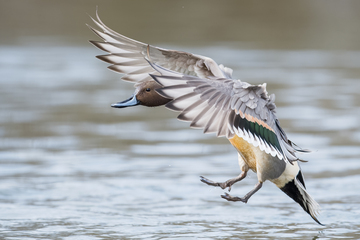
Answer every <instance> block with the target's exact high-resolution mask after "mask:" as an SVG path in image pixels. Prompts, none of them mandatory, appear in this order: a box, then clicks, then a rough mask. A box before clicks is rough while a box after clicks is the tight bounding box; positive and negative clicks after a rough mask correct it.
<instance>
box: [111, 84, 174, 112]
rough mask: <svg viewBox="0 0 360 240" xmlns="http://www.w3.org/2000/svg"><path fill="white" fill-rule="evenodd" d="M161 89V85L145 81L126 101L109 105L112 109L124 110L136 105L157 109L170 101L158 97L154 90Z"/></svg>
mask: <svg viewBox="0 0 360 240" xmlns="http://www.w3.org/2000/svg"><path fill="white" fill-rule="evenodd" d="M158 88H161V85H160V84H158V83H157V82H155V81H146V82H143V83H141V84H140V85H138V86H137V87H136V90H135V92H134V94H133V95H132V96H131V97H130V98H129V99H127V100H125V101H122V102H118V103H114V104H111V107H114V108H126V107H132V106H136V105H143V106H147V107H157V106H161V105H165V104H166V103H168V102H170V101H171V99H168V98H164V97H162V96H160V95H159V94H158V93H157V92H156V91H155V90H156V89H158Z"/></svg>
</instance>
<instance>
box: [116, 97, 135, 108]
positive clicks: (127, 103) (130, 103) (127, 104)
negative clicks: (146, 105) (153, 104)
mask: <svg viewBox="0 0 360 240" xmlns="http://www.w3.org/2000/svg"><path fill="white" fill-rule="evenodd" d="M139 104H140V101H139V100H137V99H136V95H135V94H134V95H132V96H131V97H130V98H129V99H127V100H125V101H122V102H118V103H114V104H111V107H113V108H126V107H132V106H136V105H139Z"/></svg>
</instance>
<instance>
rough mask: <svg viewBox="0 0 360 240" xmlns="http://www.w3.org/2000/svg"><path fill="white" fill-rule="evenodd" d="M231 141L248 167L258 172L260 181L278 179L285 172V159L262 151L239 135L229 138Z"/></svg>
mask: <svg viewBox="0 0 360 240" xmlns="http://www.w3.org/2000/svg"><path fill="white" fill-rule="evenodd" d="M229 141H230V143H231V144H232V145H233V146H234V147H235V148H236V150H237V151H238V152H239V154H240V155H241V157H242V158H243V161H244V162H245V163H246V164H247V165H248V167H249V168H250V169H251V170H253V171H254V172H256V173H257V176H258V180H259V181H260V182H265V181H266V180H273V179H277V178H279V177H280V176H281V174H282V173H283V172H284V170H285V168H286V163H285V161H283V160H280V159H279V158H277V157H273V156H271V155H270V154H267V153H266V152H264V151H261V150H260V148H259V147H255V146H254V145H252V144H250V143H248V142H247V141H245V140H244V139H243V138H241V137H239V136H237V135H235V136H234V137H233V138H231V139H229Z"/></svg>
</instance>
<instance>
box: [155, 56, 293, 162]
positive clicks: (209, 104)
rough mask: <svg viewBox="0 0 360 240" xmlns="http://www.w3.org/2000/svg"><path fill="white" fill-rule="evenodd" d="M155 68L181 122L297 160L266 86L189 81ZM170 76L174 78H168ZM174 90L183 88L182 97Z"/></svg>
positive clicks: (233, 82) (216, 79)
mask: <svg viewBox="0 0 360 240" xmlns="http://www.w3.org/2000/svg"><path fill="white" fill-rule="evenodd" d="M152 64H153V63H152ZM153 65H156V64H153ZM153 67H154V69H156V70H157V71H158V72H159V73H160V74H161V76H156V75H152V77H153V78H154V79H155V80H156V81H157V82H158V83H160V84H161V85H163V86H164V87H163V88H162V90H160V91H161V94H164V95H165V96H166V97H168V98H175V99H174V100H173V101H171V102H170V103H168V104H167V107H170V108H171V109H173V110H175V111H180V112H181V113H180V115H179V116H178V118H179V119H181V120H184V121H189V122H191V125H190V126H191V127H194V128H203V129H204V132H205V133H209V132H215V133H216V134H217V136H226V137H227V138H232V137H233V136H234V134H236V135H238V136H239V137H242V138H243V139H244V140H246V141H248V142H249V143H251V144H253V145H254V146H255V147H259V148H260V150H262V151H265V152H266V153H268V154H271V155H272V156H277V157H278V158H280V159H284V160H285V161H289V162H291V161H295V160H298V158H297V157H296V155H295V152H297V151H298V150H296V149H295V148H294V147H293V145H292V143H291V142H290V141H289V140H288V139H287V137H286V134H285V132H284V131H283V130H282V129H281V127H280V125H279V121H278V119H277V117H276V114H275V110H276V107H275V104H274V99H275V98H274V96H273V95H270V96H268V94H267V91H266V88H265V87H266V85H265V84H263V85H257V86H254V85H250V84H248V83H245V82H241V81H240V80H230V81H229V80H228V79H224V78H216V77H211V78H207V79H206V78H198V77H190V76H186V75H183V74H179V73H175V72H171V71H169V70H167V69H166V68H158V67H157V66H153ZM169 72H170V73H171V74H172V76H171V77H167V74H169ZM164 79H166V80H164ZM175 87H177V88H178V90H179V91H180V88H181V93H180V94H178V93H174V92H172V91H170V90H171V89H175ZM167 89H168V91H167ZM190 99H192V100H190Z"/></svg>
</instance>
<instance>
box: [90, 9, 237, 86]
mask: <svg viewBox="0 0 360 240" xmlns="http://www.w3.org/2000/svg"><path fill="white" fill-rule="evenodd" d="M91 19H92V21H93V22H94V23H95V25H96V26H97V28H99V30H97V29H95V28H93V27H91V26H89V25H88V27H89V28H90V29H91V30H92V31H93V32H94V33H95V34H96V35H97V36H98V37H99V38H100V39H101V40H102V41H90V43H92V44H93V45H94V46H96V47H97V48H99V49H101V50H103V51H105V52H107V53H108V54H107V55H100V56H98V58H99V59H100V60H102V61H105V62H107V63H110V64H112V66H110V67H109V68H110V69H111V70H114V71H115V72H118V73H123V74H125V75H124V76H123V77H122V79H123V80H125V81H131V82H135V85H139V84H140V83H141V82H143V81H145V80H149V79H148V78H143V77H142V76H139V75H138V74H140V73H147V74H154V73H155V71H154V69H153V68H151V67H150V65H149V63H148V62H147V60H146V59H149V60H151V61H152V62H154V63H156V64H157V65H158V66H161V67H165V68H167V69H169V70H173V71H176V72H178V73H182V74H186V75H192V76H197V77H201V78H207V77H219V78H222V77H227V78H231V77H232V69H230V68H227V67H224V66H223V65H218V64H217V63H216V62H215V61H214V60H213V59H211V58H208V57H205V56H201V55H196V54H192V53H187V52H181V51H175V50H168V49H164V48H158V47H154V46H150V45H148V44H145V43H142V42H139V41H136V40H133V39H131V38H128V37H125V36H123V35H121V34H119V33H117V32H115V31H114V30H112V29H110V28H109V27H107V26H106V25H105V24H104V23H103V22H102V21H101V19H100V17H99V15H98V12H97V11H96V19H94V18H91ZM119 66H134V67H136V68H137V67H142V66H148V67H149V68H147V67H146V68H139V69H138V70H137V71H133V70H132V69H130V68H123V67H119Z"/></svg>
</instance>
